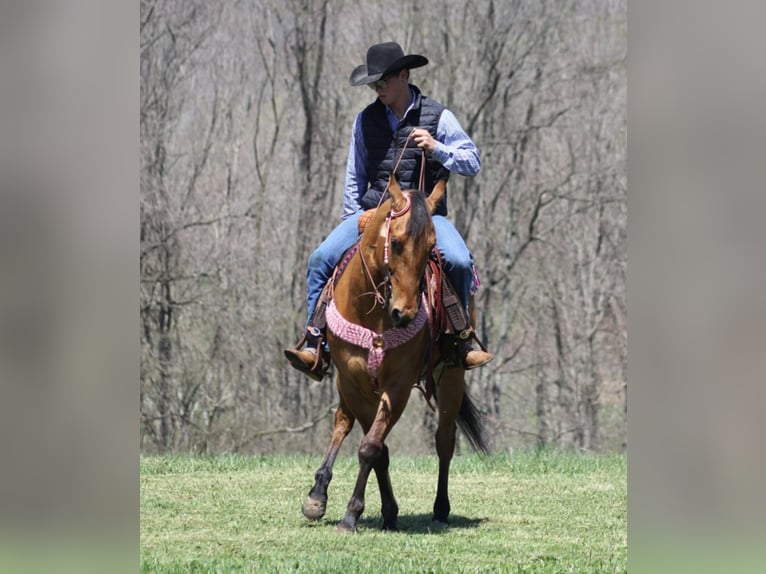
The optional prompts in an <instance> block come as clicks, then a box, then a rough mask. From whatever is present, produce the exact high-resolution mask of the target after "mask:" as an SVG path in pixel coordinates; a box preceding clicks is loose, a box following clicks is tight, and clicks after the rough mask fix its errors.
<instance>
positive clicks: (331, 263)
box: [306, 210, 473, 325]
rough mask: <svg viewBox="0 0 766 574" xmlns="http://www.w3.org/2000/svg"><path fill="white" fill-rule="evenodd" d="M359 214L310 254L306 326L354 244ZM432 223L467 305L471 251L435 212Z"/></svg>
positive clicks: (444, 260) (446, 266) (447, 268)
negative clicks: (342, 258)
mask: <svg viewBox="0 0 766 574" xmlns="http://www.w3.org/2000/svg"><path fill="white" fill-rule="evenodd" d="M362 213H364V211H363V210H359V211H357V212H356V213H355V214H353V215H351V216H350V217H348V218H346V219H344V220H343V221H342V222H341V223H340V224H339V225H338V226H337V227H336V228H335V229H333V230H332V231H331V232H330V235H328V236H327V238H326V239H325V240H324V241H323V242H322V243H321V245H320V246H319V247H317V248H316V249H315V250H314V252H313V253H312V254H311V256H310V257H309V261H308V269H307V271H306V284H307V287H308V295H307V297H306V305H307V307H308V319H307V322H306V324H307V325H309V324H310V323H311V316H312V315H313V314H314V309H315V308H316V304H317V300H318V299H319V295H321V294H322V289H323V288H324V286H325V283H327V281H328V280H329V279H330V277H331V276H332V271H333V269H334V268H335V266H336V265H337V264H338V261H340V257H341V256H342V255H343V253H344V252H345V251H346V250H347V249H348V248H350V247H351V246H352V245H354V243H356V240H357V239H358V237H359V231H358V225H359V218H360V217H361V215H362ZM433 222H434V228H435V230H436V247H437V249H438V250H439V252H440V253H441V256H442V263H443V264H444V270H445V271H446V272H447V277H448V278H449V280H450V282H451V283H452V286H453V287H454V288H455V291H456V292H457V295H458V297H460V299H461V301H462V302H463V305H464V306H465V307H468V298H469V295H470V290H471V284H472V282H473V257H472V255H471V252H470V251H468V247H466V244H465V241H463V238H462V237H461V236H460V233H458V231H457V229H455V226H454V225H452V223H451V222H450V220H449V219H447V218H446V217H443V216H441V215H434V216H433Z"/></svg>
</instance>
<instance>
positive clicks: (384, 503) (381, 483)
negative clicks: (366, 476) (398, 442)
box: [373, 444, 399, 530]
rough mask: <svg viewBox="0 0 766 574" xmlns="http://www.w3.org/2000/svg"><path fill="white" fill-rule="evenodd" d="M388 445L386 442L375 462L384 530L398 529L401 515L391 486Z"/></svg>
mask: <svg viewBox="0 0 766 574" xmlns="http://www.w3.org/2000/svg"><path fill="white" fill-rule="evenodd" d="M388 463H389V458H388V447H387V446H386V445H385V444H384V445H383V449H382V451H381V455H380V458H378V460H377V461H376V462H375V464H374V466H373V468H374V469H375V476H376V477H377V479H378V489H379V490H380V502H381V506H380V513H381V514H382V515H383V527H382V528H383V530H398V529H397V528H396V520H397V518H398V516H399V505H398V504H397V503H396V498H394V489H393V488H392V487H391V476H390V475H389V474H388Z"/></svg>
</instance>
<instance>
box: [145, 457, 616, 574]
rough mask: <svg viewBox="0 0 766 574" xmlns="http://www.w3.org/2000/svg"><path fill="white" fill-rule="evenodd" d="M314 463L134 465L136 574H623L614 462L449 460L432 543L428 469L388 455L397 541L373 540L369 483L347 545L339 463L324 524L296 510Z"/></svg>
mask: <svg viewBox="0 0 766 574" xmlns="http://www.w3.org/2000/svg"><path fill="white" fill-rule="evenodd" d="M319 462H320V458H319V457H307V456H276V457H244V456H218V457H204V458H203V457H190V456H173V457H143V458H142V459H141V571H142V572H161V573H171V572H173V573H181V572H183V573H186V572H206V573H207V572H226V573H228V572H248V573H249V572H253V573H255V572H258V573H261V572H311V573H316V572H342V573H354V572H359V573H364V574H367V573H371V572H375V573H377V572H435V573H436V572H445V573H447V572H449V573H468V572H512V573H546V574H547V573H559V572H561V573H564V572H574V573H578V574H587V573H595V572H610V573H611V572H627V534H626V510H627V484H626V482H627V481H626V466H627V460H626V457H625V455H604V456H595V455H582V454H581V455H573V454H560V453H553V452H524V453H517V454H513V455H495V456H491V457H479V456H478V455H467V456H461V457H456V458H455V459H454V460H453V463H452V472H451V474H450V495H451V496H450V499H451V504H452V514H451V520H450V523H451V524H450V528H449V529H447V530H444V531H431V528H430V522H431V507H432V505H433V498H434V494H435V490H436V476H437V465H438V462H437V459H436V457H435V456H429V457H417V458H402V457H396V456H395V455H394V456H392V459H391V480H392V483H393V486H394V493H395V495H396V497H397V502H398V503H399V528H400V531H399V532H383V531H381V530H380V522H381V517H380V497H379V494H378V489H377V482H376V481H375V479H374V477H371V478H370V481H369V483H368V487H367V494H366V506H367V508H366V510H365V513H364V514H363V515H362V518H361V520H360V523H359V532H358V533H357V534H355V535H342V534H337V533H336V532H335V531H334V528H335V523H336V522H337V521H338V520H340V519H341V518H342V516H343V514H344V512H345V507H346V503H347V502H348V498H349V496H350V495H351V490H352V488H353V483H354V481H355V479H356V471H357V463H356V460H355V459H353V458H348V457H347V458H339V459H338V460H337V461H336V464H335V469H334V477H333V481H332V482H331V484H330V488H329V493H328V495H329V500H328V505H327V514H326V515H325V518H324V519H322V520H321V521H318V522H314V523H310V522H308V521H307V520H306V519H304V518H303V515H302V514H301V511H300V506H301V503H302V502H303V499H304V498H305V496H306V494H307V493H308V490H309V488H310V487H311V485H312V483H313V475H314V471H315V470H316V467H317V466H318V465H319Z"/></svg>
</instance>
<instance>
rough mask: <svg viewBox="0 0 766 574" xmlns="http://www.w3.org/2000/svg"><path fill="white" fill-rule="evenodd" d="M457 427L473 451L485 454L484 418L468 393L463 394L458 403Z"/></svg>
mask: <svg viewBox="0 0 766 574" xmlns="http://www.w3.org/2000/svg"><path fill="white" fill-rule="evenodd" d="M457 426H459V427H460V430H461V431H463V434H464V435H465V436H466V438H467V439H468V442H469V443H471V447H473V450H475V451H477V452H482V453H485V454H486V453H487V452H488V450H489V449H488V448H487V443H486V440H485V431H484V417H483V415H482V413H481V411H480V410H479V409H478V408H477V407H476V404H475V403H474V402H473V399H471V396H470V395H469V394H468V391H465V392H464V393H463V402H462V403H460V414H459V415H458V417H457Z"/></svg>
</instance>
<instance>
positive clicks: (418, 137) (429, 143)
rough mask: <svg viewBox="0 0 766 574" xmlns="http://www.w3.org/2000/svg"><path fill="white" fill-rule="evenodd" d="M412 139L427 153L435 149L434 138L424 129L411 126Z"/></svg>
mask: <svg viewBox="0 0 766 574" xmlns="http://www.w3.org/2000/svg"><path fill="white" fill-rule="evenodd" d="M412 139H413V140H414V141H415V144H416V145H417V146H418V147H419V148H423V149H424V150H426V151H427V152H429V153H431V152H433V151H434V150H435V149H436V140H435V139H434V138H432V137H431V134H430V133H429V132H428V130H426V129H423V128H413V130H412Z"/></svg>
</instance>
